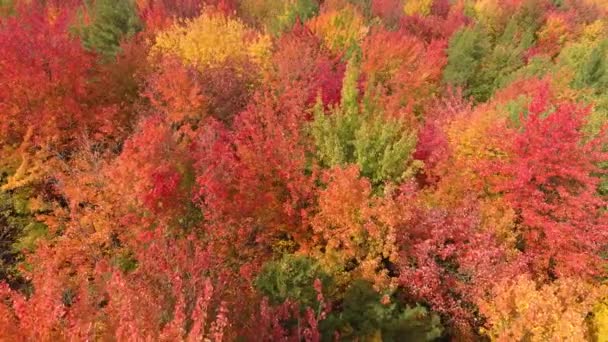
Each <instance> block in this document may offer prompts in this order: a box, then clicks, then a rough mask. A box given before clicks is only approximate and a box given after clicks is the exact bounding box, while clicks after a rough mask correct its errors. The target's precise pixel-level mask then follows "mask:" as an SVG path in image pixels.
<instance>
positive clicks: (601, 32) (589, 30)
mask: <svg viewBox="0 0 608 342" xmlns="http://www.w3.org/2000/svg"><path fill="white" fill-rule="evenodd" d="M605 37H606V24H605V23H604V21H602V20H599V19H598V20H596V21H594V22H592V23H591V24H588V25H586V26H585V27H584V28H583V34H582V37H581V40H582V41H583V42H584V43H593V42H597V41H598V40H600V39H604V38H605Z"/></svg>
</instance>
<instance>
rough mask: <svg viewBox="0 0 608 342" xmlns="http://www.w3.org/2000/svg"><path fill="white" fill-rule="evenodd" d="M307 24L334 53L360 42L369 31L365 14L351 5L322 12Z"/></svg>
mask: <svg viewBox="0 0 608 342" xmlns="http://www.w3.org/2000/svg"><path fill="white" fill-rule="evenodd" d="M307 25H308V26H309V27H310V29H311V30H312V31H313V32H314V33H315V34H316V35H317V36H319V37H320V38H321V39H322V40H323V42H324V44H325V46H326V47H327V48H328V49H329V50H331V51H332V52H334V53H340V52H344V51H347V50H348V49H350V48H352V47H353V46H355V45H356V44H360V43H361V41H362V40H363V38H364V37H365V36H366V35H367V33H368V32H369V27H367V26H366V25H365V19H364V18H363V16H362V15H361V14H360V13H359V12H358V11H357V9H356V8H355V7H353V6H350V5H348V6H344V7H343V8H342V9H340V10H331V11H328V12H325V13H322V14H320V15H319V16H317V17H315V18H314V19H312V20H310V21H308V22H307Z"/></svg>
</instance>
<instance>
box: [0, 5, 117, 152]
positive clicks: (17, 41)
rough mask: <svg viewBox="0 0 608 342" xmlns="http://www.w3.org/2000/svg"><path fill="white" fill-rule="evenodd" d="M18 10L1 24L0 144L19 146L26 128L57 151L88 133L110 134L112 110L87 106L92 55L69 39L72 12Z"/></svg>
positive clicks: (89, 104) (35, 8)
mask: <svg viewBox="0 0 608 342" xmlns="http://www.w3.org/2000/svg"><path fill="white" fill-rule="evenodd" d="M17 11H18V15H16V16H9V17H4V18H1V19H0V21H1V24H0V78H1V79H2V80H4V82H6V83H5V86H3V87H2V89H0V112H2V113H3V114H2V115H3V120H2V123H1V124H0V134H1V135H2V141H3V142H4V143H9V144H12V143H19V142H21V139H22V138H23V137H24V135H25V133H26V131H27V129H28V127H32V128H33V129H34V140H35V142H36V143H39V144H56V145H58V146H68V145H71V144H73V143H74V139H75V138H76V137H77V136H78V135H80V134H82V133H83V132H85V131H86V130H90V131H91V132H92V133H99V134H101V133H103V134H108V133H110V132H112V131H113V129H114V126H113V122H112V115H113V111H107V110H104V109H103V108H100V107H99V106H98V105H96V104H95V103H90V101H89V100H90V99H89V78H90V76H91V74H90V72H91V68H92V66H93V60H94V56H92V55H89V54H88V53H86V52H85V51H84V50H83V48H82V46H81V43H80V42H79V41H78V40H77V39H74V37H73V36H72V35H71V34H70V32H69V28H70V20H71V16H70V13H69V12H68V11H67V10H66V9H57V10H56V11H55V13H53V14H51V13H49V12H48V11H47V10H46V9H45V8H43V7H41V6H38V5H31V6H25V5H23V6H19V7H18V9H17Z"/></svg>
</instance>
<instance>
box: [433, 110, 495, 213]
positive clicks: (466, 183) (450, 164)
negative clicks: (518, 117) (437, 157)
mask: <svg viewBox="0 0 608 342" xmlns="http://www.w3.org/2000/svg"><path fill="white" fill-rule="evenodd" d="M505 120H506V118H505V117H504V115H503V113H500V112H499V111H498V110H496V109H495V108H492V106H489V105H484V106H479V107H477V108H476V109H475V110H474V111H472V112H463V113H461V114H459V115H457V116H456V117H455V118H454V119H452V120H451V122H449V123H448V124H447V125H446V128H445V129H446V133H447V137H448V144H449V149H450V151H452V155H451V157H450V159H449V160H448V161H447V162H446V165H443V166H442V169H441V170H439V172H440V173H441V174H442V178H441V181H440V182H439V184H438V185H437V189H436V191H435V193H434V194H433V198H430V199H429V200H430V201H431V202H434V203H435V204H438V205H439V204H440V205H445V206H451V205H457V204H458V203H459V201H460V200H462V199H464V198H465V197H466V196H465V195H466V194H467V193H470V191H471V190H472V189H476V190H474V191H477V192H478V193H482V192H483V189H484V185H485V184H486V182H487V179H486V177H483V176H482V175H480V174H479V172H478V166H479V165H481V164H482V163H484V162H487V161H490V160H496V159H501V158H505V157H507V154H506V151H504V149H503V148H502V147H503V146H504V145H503V144H504V139H506V137H502V136H496V134H493V133H494V132H501V131H502V130H498V129H497V128H498V127H500V125H504V122H505Z"/></svg>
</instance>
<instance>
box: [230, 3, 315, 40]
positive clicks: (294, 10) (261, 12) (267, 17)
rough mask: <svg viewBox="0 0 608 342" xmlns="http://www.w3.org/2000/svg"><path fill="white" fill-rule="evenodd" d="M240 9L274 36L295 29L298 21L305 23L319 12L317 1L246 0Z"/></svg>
mask: <svg viewBox="0 0 608 342" xmlns="http://www.w3.org/2000/svg"><path fill="white" fill-rule="evenodd" d="M240 7H241V10H242V11H244V12H245V14H247V15H249V16H251V17H252V19H253V20H254V21H256V22H257V23H258V24H260V25H262V26H264V28H265V29H266V30H267V31H268V32H269V33H271V34H273V35H280V34H281V33H283V32H284V31H285V30H288V29H290V28H291V27H293V25H294V24H295V22H296V20H298V19H300V20H301V21H302V22H305V21H306V20H308V19H310V18H312V17H314V16H315V15H317V13H318V12H319V4H318V3H317V1H315V0H288V1H285V0H245V1H242V2H241V4H240Z"/></svg>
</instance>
